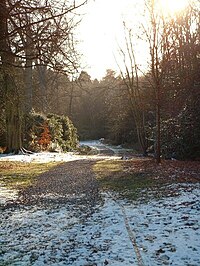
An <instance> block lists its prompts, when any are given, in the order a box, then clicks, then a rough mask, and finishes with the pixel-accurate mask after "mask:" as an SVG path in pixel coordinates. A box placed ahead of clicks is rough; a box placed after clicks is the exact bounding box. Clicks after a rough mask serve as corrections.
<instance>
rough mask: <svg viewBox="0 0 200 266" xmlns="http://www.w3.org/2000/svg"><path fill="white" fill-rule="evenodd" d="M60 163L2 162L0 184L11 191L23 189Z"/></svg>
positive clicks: (0, 165)
mask: <svg viewBox="0 0 200 266" xmlns="http://www.w3.org/2000/svg"><path fill="white" fill-rule="evenodd" d="M56 165H58V163H43V164H39V163H23V162H0V183H1V184H3V185H4V186H6V187H9V188H11V189H21V188H24V187H27V186H30V185H32V184H33V182H34V181H35V180H36V177H37V176H38V175H40V174H42V173H44V172H46V171H48V170H50V169H51V168H53V167H55V166H56Z"/></svg>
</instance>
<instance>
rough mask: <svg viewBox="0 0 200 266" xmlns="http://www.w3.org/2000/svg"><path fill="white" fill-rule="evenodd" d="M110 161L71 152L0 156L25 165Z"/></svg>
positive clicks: (108, 157) (107, 157)
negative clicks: (33, 163)
mask: <svg viewBox="0 0 200 266" xmlns="http://www.w3.org/2000/svg"><path fill="white" fill-rule="evenodd" d="M99 158H101V159H110V156H101V157H99V156H98V155H76V154H74V153H72V152H68V153H56V152H40V153H33V154H27V155H21V154H19V155H18V154H17V155H13V154H0V161H16V162H25V163H31V162H35V163H49V162H69V161H77V160H88V159H90V160H97V159H99ZM112 159H118V157H116V158H115V157H114V156H113V157H112Z"/></svg>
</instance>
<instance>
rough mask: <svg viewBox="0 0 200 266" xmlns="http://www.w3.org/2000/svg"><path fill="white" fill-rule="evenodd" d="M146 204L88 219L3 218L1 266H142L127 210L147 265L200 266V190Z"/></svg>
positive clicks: (116, 206) (66, 208)
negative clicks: (135, 246)
mask: <svg viewBox="0 0 200 266" xmlns="http://www.w3.org/2000/svg"><path fill="white" fill-rule="evenodd" d="M175 188H177V190H180V191H179V192H180V193H179V196H177V197H167V198H162V199H159V200H155V199H153V200H151V201H150V202H148V203H139V202H138V203H137V202H128V201H127V200H115V199H114V198H113V196H110V194H107V193H103V194H102V197H103V198H104V203H103V204H101V205H99V206H96V208H95V209H94V211H93V213H92V214H91V215H89V216H86V215H85V213H82V212H81V210H80V209H79V207H78V206H75V205H71V206H70V205H60V206H55V207H52V208H48V209H47V208H46V209H40V208H39V207H24V208H22V209H20V208H18V209H6V210H4V211H2V212H1V228H0V255H1V256H0V257H1V258H0V265H4V264H5V265H20V266H23V265H24V266H25V265H26V266H27V265H34V266H43V265H54V266H57V265H60V266H64V265H73V266H89V265H97V266H101V265H108V266H109V265H111V266H124V265H126V266H132V265H138V262H137V259H136V253H135V250H134V248H133V246H132V243H131V241H130V238H129V234H128V232H127V230H126V226H125V222H124V214H123V212H122V209H121V206H123V208H124V210H125V213H126V216H127V218H128V222H129V226H130V228H131V230H132V231H133V232H134V234H135V238H136V242H137V246H138V248H139V250H140V253H141V257H142V260H143V262H144V265H173V266H183V265H195V266H197V265H200V257H199V253H200V242H199V237H200V224H199V221H200V212H199V210H200V207H199V204H200V199H199V193H200V187H199V184H195V185H189V191H187V189H186V188H187V184H185V189H184V190H183V189H180V187H175Z"/></svg>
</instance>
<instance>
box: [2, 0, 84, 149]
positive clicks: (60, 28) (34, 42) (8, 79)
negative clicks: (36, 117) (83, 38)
mask: <svg viewBox="0 0 200 266" xmlns="http://www.w3.org/2000/svg"><path fill="white" fill-rule="evenodd" d="M85 3H86V1H83V2H82V3H80V4H77V3H76V1H73V2H72V3H71V4H70V3H69V2H67V3H66V2H62V3H60V1H56V2H55V1H51V0H47V1H44V2H40V3H38V2H37V1H36V2H35V1H27V0H19V1H17V2H15V1H12V0H3V1H1V3H0V7H1V8H0V10H1V11H0V27H1V30H0V40H1V41H0V55H1V73H2V76H3V83H4V86H3V88H1V90H2V91H3V95H4V106H5V109H6V123H7V138H6V142H7V151H8V152H10V151H11V152H12V151H14V152H18V150H19V149H20V147H21V145H22V139H21V135H22V122H23V114H22V111H24V108H23V107H22V106H21V105H22V103H23V104H24V105H25V110H26V112H28V111H30V110H31V107H32V69H33V65H43V66H45V67H46V66H48V67H52V68H54V69H56V70H59V71H62V70H63V69H64V68H65V71H66V69H67V71H69V72H71V71H72V69H74V68H76V67H77V64H76V62H77V56H76V53H75V49H74V42H73V29H74V27H75V24H76V23H74V21H75V20H74V18H73V15H72V11H73V10H75V9H77V8H78V7H80V6H81V5H83V4H85ZM19 68H22V69H24V72H25V79H24V88H25V96H24V97H22V95H23V94H24V93H22V92H21V90H20V89H19V87H18V84H17V79H16V73H17V72H18V69H19ZM20 87H21V86H20Z"/></svg>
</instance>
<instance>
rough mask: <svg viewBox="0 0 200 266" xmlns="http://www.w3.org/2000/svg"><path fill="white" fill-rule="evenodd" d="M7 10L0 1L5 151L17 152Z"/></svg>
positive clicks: (18, 139) (18, 122) (17, 112)
mask: <svg viewBox="0 0 200 266" xmlns="http://www.w3.org/2000/svg"><path fill="white" fill-rule="evenodd" d="M8 13H9V10H8V8H7V6H6V1H5V0H3V1H2V2H1V11H0V55H1V68H2V75H3V81H4V84H3V89H4V92H5V93H4V95H5V98H4V101H5V113H6V146H7V149H6V152H14V153H18V151H19V149H20V148H21V124H22V121H21V115H20V106H19V95H18V91H17V87H16V84H15V81H14V75H15V73H14V67H13V65H14V62H15V56H14V55H13V53H12V51H11V48H10V46H9V36H8V25H7V19H8Z"/></svg>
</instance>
